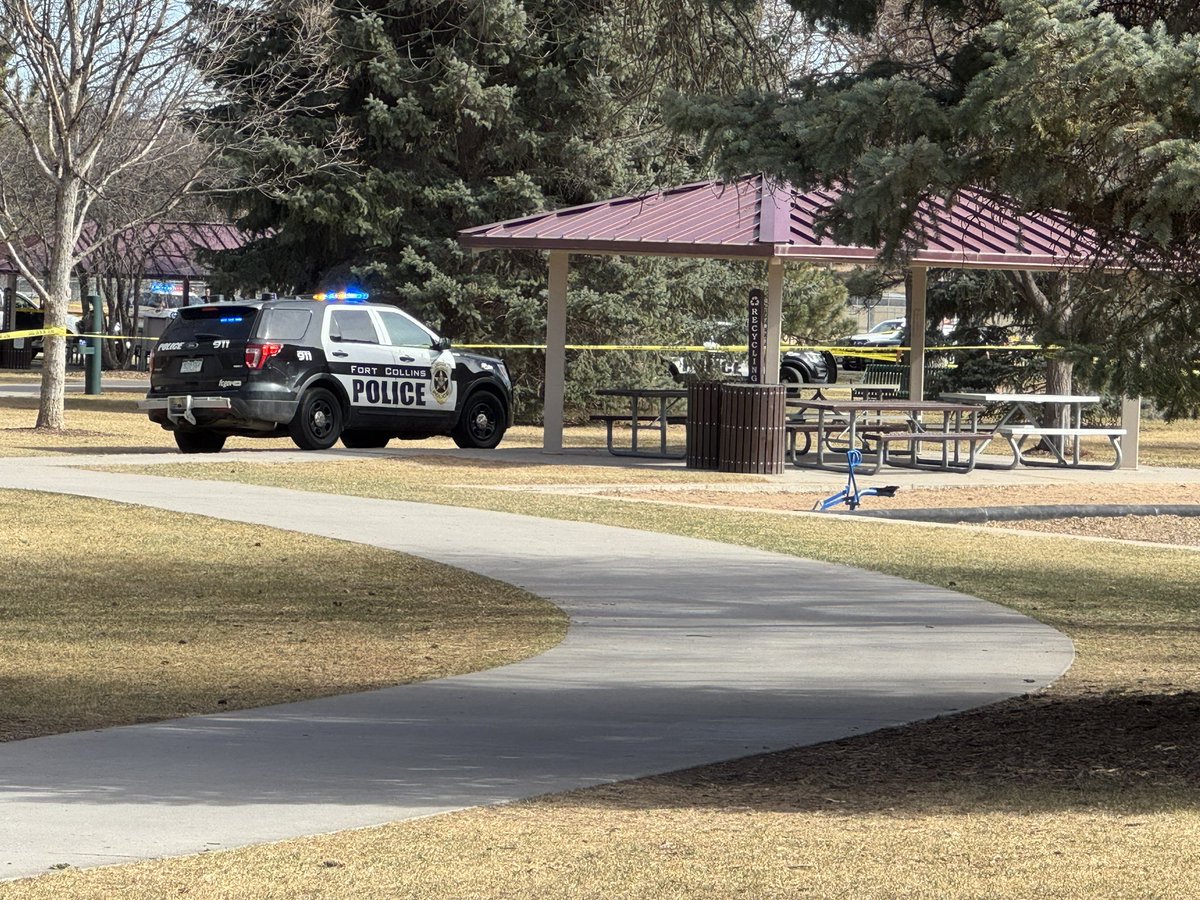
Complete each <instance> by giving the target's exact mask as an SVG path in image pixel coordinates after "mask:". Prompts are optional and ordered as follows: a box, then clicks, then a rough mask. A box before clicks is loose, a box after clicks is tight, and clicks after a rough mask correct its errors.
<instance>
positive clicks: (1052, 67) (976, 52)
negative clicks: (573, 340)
mask: <svg viewBox="0 0 1200 900" xmlns="http://www.w3.org/2000/svg"><path fill="white" fill-rule="evenodd" d="M790 2H791V3H792V5H793V6H795V7H796V8H797V9H800V10H802V11H804V12H805V13H806V14H807V15H808V16H809V17H810V18H811V19H813V20H816V21H821V22H824V23H825V25H826V27H827V28H834V27H841V28H844V29H846V28H848V29H851V30H857V31H859V32H865V33H867V34H869V35H870V37H869V39H868V40H867V41H866V42H865V43H864V44H863V45H862V46H861V47H860V49H859V52H858V55H857V56H856V57H855V58H853V59H852V60H851V62H850V64H849V65H848V66H843V67H841V68H838V69H836V70H827V71H818V72H812V73H809V74H808V76H807V77H806V78H804V79H802V80H800V81H798V82H796V83H795V84H794V85H793V88H792V89H791V90H790V91H788V92H777V93H763V92H749V93H745V94H742V95H740V96H738V97H736V98H732V99H731V98H729V97H728V96H726V95H709V96H694V95H693V96H691V97H680V98H677V99H676V100H675V102H674V103H673V109H672V116H671V121H672V123H673V124H674V125H675V126H676V127H678V128H680V129H681V130H683V131H685V132H688V133H692V132H699V133H703V134H705V135H707V138H708V141H709V148H710V150H712V151H713V152H715V153H716V154H717V155H718V157H719V166H720V168H721V170H722V171H724V172H726V173H734V172H740V171H744V170H747V169H753V170H762V171H766V172H769V173H772V174H774V175H776V176H777V177H780V178H786V179H788V180H790V181H792V182H793V183H795V184H798V185H804V186H807V185H814V184H825V185H828V184H833V183H837V184H839V185H840V186H841V187H842V188H843V194H842V202H841V204H840V205H839V207H838V208H837V210H836V212H835V214H834V215H833V216H832V217H831V219H830V221H829V223H828V224H829V226H830V227H831V228H832V229H833V230H834V232H835V234H837V236H838V237H839V238H841V239H842V240H844V241H846V242H851V243H865V244H867V245H875V246H881V247H882V248H883V250H884V255H885V258H887V259H889V260H894V259H902V258H903V257H904V255H905V254H906V253H907V252H908V251H909V250H911V248H912V240H911V238H912V237H913V236H914V235H916V236H917V237H918V238H919V236H920V232H919V228H917V227H916V226H917V222H916V219H915V211H916V209H917V206H918V204H919V202H920V201H921V200H922V199H924V198H926V197H944V198H950V197H952V196H953V195H954V194H955V193H956V192H958V191H959V190H960V189H962V188H964V187H982V188H986V189H991V190H994V191H996V192H997V193H999V194H1003V195H1006V196H1008V197H1011V198H1013V199H1015V201H1016V202H1017V203H1018V204H1019V205H1020V206H1021V207H1022V208H1024V209H1029V210H1046V209H1057V210H1061V211H1064V212H1066V213H1067V214H1068V215H1069V216H1071V217H1072V218H1073V219H1074V220H1075V221H1076V222H1077V223H1078V224H1079V225H1081V226H1083V227H1085V228H1087V229H1090V230H1091V231H1092V233H1093V234H1094V235H1095V236H1096V238H1097V239H1098V241H1099V243H1100V252H1099V254H1098V259H1097V265H1096V266H1095V271H1093V272H1091V273H1082V274H1078V275H1076V276H1073V278H1074V279H1075V282H1074V285H1073V288H1072V290H1073V291H1075V292H1084V291H1085V290H1086V291H1087V292H1090V293H1091V294H1092V295H1093V296H1096V297H1102V298H1104V299H1105V300H1106V302H1105V304H1104V305H1103V307H1102V308H1101V309H1099V310H1094V311H1093V313H1092V314H1095V315H1099V316H1101V317H1102V318H1103V320H1104V321H1105V330H1104V332H1103V334H1102V335H1101V336H1099V337H1098V338H1096V339H1094V340H1092V341H1090V342H1089V343H1088V344H1087V345H1086V346H1080V347H1078V358H1079V359H1080V360H1081V361H1087V362H1088V365H1087V366H1086V373H1087V375H1088V377H1090V378H1093V379H1094V380H1095V381H1096V383H1097V384H1102V383H1108V384H1110V385H1113V386H1115V387H1118V388H1122V389H1125V390H1127V391H1129V392H1130V393H1149V394H1152V395H1153V396H1156V397H1157V398H1158V399H1159V400H1160V401H1161V402H1162V403H1163V405H1164V407H1165V408H1166V409H1167V410H1168V411H1169V412H1172V413H1181V412H1186V411H1189V410H1193V411H1194V410H1197V409H1200V375H1198V374H1197V371H1198V370H1200V367H1198V366H1196V365H1193V364H1192V363H1193V361H1194V359H1195V358H1196V353H1197V346H1198V344H1200V332H1197V330H1196V328H1195V319H1196V314H1195V313H1194V310H1195V309H1196V307H1197V305H1198V303H1197V301H1198V300H1200V112H1198V110H1200V50H1198V47H1200V37H1198V34H1197V32H1198V30H1200V7H1197V6H1196V4H1194V3H1190V2H1182V0H1108V2H1103V3H1097V2H1094V0H918V2H915V3H912V4H905V5H903V6H902V7H897V6H895V5H893V4H886V3H884V2H883V0H878V2H872V0H863V2H860V3H855V4H850V5H847V6H845V7H844V8H843V7H842V5H840V4H830V3H828V2H825V0H790ZM1114 264H1116V265H1120V266H1122V267H1128V268H1129V269H1130V270H1131V274H1130V275H1129V276H1127V277H1126V278H1125V279H1124V284H1122V283H1121V282H1119V281H1117V282H1114V280H1113V278H1112V277H1111V274H1110V273H1108V272H1106V271H1105V269H1111V267H1112V266H1113V265H1114ZM1041 325H1042V331H1043V332H1044V334H1045V336H1046V337H1047V338H1048V339H1050V340H1057V341H1061V342H1070V341H1071V340H1072V337H1073V333H1074V332H1078V330H1079V327H1078V326H1079V323H1075V324H1072V323H1070V322H1069V321H1066V320H1060V321H1059V322H1057V323H1056V322H1055V320H1054V317H1053V316H1049V317H1047V318H1046V319H1045V320H1043V322H1042V323H1041ZM1151 354H1153V357H1152V356H1151ZM1163 354H1166V356H1165V358H1166V359H1168V360H1171V359H1173V360H1175V361H1177V363H1178V364H1169V365H1163V364H1162V359H1163ZM1151 358H1155V359H1156V361H1157V364H1155V365H1145V364H1143V363H1144V362H1146V361H1148V360H1149V359H1151ZM1092 360H1095V362H1094V363H1093V362H1092Z"/></svg>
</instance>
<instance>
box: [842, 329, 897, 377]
mask: <svg viewBox="0 0 1200 900" xmlns="http://www.w3.org/2000/svg"><path fill="white" fill-rule="evenodd" d="M905 324H906V320H905V319H904V317H900V318H899V319H884V320H883V321H882V322H880V323H879V324H877V325H876V326H875V327H873V328H872V329H871V330H870V331H860V332H859V333H858V334H852V335H850V336H849V337H844V338H841V339H839V340H838V342H837V343H838V345H839V346H841V347H855V348H861V349H863V350H879V349H884V348H887V347H899V346H900V345H901V343H903V341H904V326H905ZM841 362H842V367H843V368H846V369H861V368H863V367H864V366H865V365H866V360H865V359H864V358H863V357H861V356H843V357H842V360H841Z"/></svg>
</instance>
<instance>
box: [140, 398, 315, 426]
mask: <svg viewBox="0 0 1200 900" xmlns="http://www.w3.org/2000/svg"><path fill="white" fill-rule="evenodd" d="M296 405H297V401H295V400H246V399H244V398H242V397H197V396H194V395H192V394H176V395H171V396H168V397H150V398H147V399H145V400H139V401H138V409H141V410H144V411H145V412H146V413H148V414H149V416H150V418H151V419H152V420H153V421H155V422H160V423H164V424H165V423H166V422H170V423H171V425H173V426H177V425H179V424H180V423H181V422H185V423H187V424H188V425H193V426H203V425H215V424H218V423H221V422H237V423H246V424H250V423H256V422H261V423H271V424H279V425H286V424H287V423H288V422H290V421H292V419H293V418H294V417H295V415H296Z"/></svg>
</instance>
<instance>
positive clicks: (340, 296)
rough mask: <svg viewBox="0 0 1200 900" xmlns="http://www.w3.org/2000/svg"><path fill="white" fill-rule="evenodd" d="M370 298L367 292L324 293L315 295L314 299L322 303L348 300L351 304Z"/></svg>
mask: <svg viewBox="0 0 1200 900" xmlns="http://www.w3.org/2000/svg"><path fill="white" fill-rule="evenodd" d="M370 296H371V295H370V294H368V293H367V292H366V291H324V292H322V293H320V294H313V299H314V300H320V301H327V300H347V301H350V302H354V301H355V300H357V301H359V302H361V301H363V300H366V299H368V298H369V297H370Z"/></svg>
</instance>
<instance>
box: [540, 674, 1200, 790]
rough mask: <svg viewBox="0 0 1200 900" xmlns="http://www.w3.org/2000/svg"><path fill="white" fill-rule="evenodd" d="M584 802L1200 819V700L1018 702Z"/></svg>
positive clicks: (1125, 696) (1097, 696)
mask: <svg viewBox="0 0 1200 900" xmlns="http://www.w3.org/2000/svg"><path fill="white" fill-rule="evenodd" d="M580 800H584V801H585V802H586V803H587V804H588V805H600V806H609V807H620V808H664V807H665V808H672V807H674V808H714V807H720V808H745V809H749V810H756V811H774V812H827V813H828V812H844V813H860V812H889V813H935V812H956V811H957V812H985V811H992V810H996V811H1002V810H1016V809H1019V810H1022V811H1029V810H1031V809H1032V810H1036V809H1048V810H1061V809H1069V808H1095V809H1104V810H1107V811H1124V812H1143V813H1144V812H1148V811H1152V810H1183V809H1197V808H1200V693H1198V692H1194V691H1186V692H1180V693H1112V694H1103V693H1091V694H1084V695H1081V696H1072V697H1065V698H1064V697H1053V696H1042V695H1033V696H1028V697H1021V698H1015V699H1013V700H1008V701H1005V702H1002V703H998V704H994V705H992V706H988V707H984V708H982V709H977V710H972V711H970V712H966V713H961V714H958V715H953V716H948V717H940V718H937V719H933V720H930V721H926V722H918V723H915V724H912V725H906V726H901V727H896V728H887V729H883V730H881V731H876V732H872V733H871V734H867V735H863V736H861V737H855V738H847V739H844V740H840V741H832V742H829V743H824V744H817V745H813V746H809V747H801V748H797V749H794V750H788V751H784V752H781V753H770V754H763V755H761V756H753V757H747V758H744V759H740V760H734V761H731V762H727V763H719V764H716V765H711V766H701V767H697V768H693V769H685V770H682V771H678V772H672V773H668V774H666V775H660V776H653V777H650V778H645V779H640V780H638V781H635V782H624V783H622V784H618V785H613V786H610V787H604V788H599V789H594V790H592V791H588V792H584V793H580V792H575V793H573V794H569V795H563V797H562V798H561V802H566V803H578V802H579V801H580ZM552 802H554V801H552Z"/></svg>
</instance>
